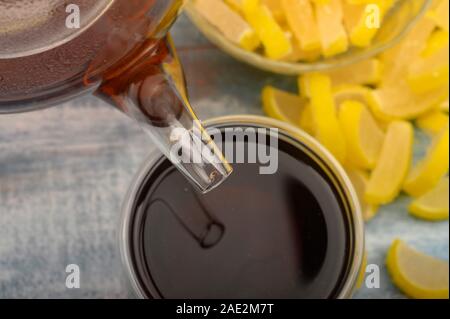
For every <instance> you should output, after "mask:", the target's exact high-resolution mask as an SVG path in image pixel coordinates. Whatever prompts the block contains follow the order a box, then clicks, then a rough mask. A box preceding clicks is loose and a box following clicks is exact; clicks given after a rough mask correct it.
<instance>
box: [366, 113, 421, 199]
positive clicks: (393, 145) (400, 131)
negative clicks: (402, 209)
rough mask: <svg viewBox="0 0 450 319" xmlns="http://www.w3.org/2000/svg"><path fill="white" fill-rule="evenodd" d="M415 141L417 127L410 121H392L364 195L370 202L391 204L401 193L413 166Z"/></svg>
mask: <svg viewBox="0 0 450 319" xmlns="http://www.w3.org/2000/svg"><path fill="white" fill-rule="evenodd" d="M413 141H414V130H413V127H412V125H411V124H410V123H408V122H404V121H394V122H392V123H391V124H389V127H388V131H387V133H386V137H385V139H384V142H383V146H382V148H381V153H380V157H379V159H378V162H377V165H376V167H375V169H374V170H373V172H372V175H371V176H370V180H369V184H368V185H367V189H366V194H365V196H364V198H365V199H366V201H367V202H368V203H370V204H374V205H381V204H388V203H390V202H392V201H393V200H394V199H395V198H396V197H397V196H398V194H399V193H400V190H401V188H402V184H403V182H404V180H405V177H406V175H407V174H408V171H409V168H410V166H411V160H412V150H413Z"/></svg>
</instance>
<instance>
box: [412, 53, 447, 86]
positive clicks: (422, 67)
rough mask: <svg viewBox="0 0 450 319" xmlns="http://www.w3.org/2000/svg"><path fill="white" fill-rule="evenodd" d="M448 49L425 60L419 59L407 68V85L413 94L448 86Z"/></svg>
mask: <svg viewBox="0 0 450 319" xmlns="http://www.w3.org/2000/svg"><path fill="white" fill-rule="evenodd" d="M448 59H449V47H448V46H445V47H444V48H442V49H440V50H439V51H437V52H436V53H434V54H432V55H431V56H428V57H426V58H423V57H420V58H418V59H417V60H415V61H414V62H413V63H412V64H411V66H410V67H409V74H408V83H409V85H410V87H411V89H412V90H413V92H414V93H417V94H421V93H426V92H429V91H432V90H435V89H438V88H440V87H442V86H445V87H447V86H448V77H449V63H448Z"/></svg>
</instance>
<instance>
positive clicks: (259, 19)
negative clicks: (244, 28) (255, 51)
mask: <svg viewBox="0 0 450 319" xmlns="http://www.w3.org/2000/svg"><path fill="white" fill-rule="evenodd" d="M242 5H243V10H244V14H245V17H246V19H247V21H248V22H249V23H250V25H251V26H252V27H253V28H254V29H255V31H256V33H257V34H258V36H259V38H260V39H261V41H262V43H263V45H264V48H265V52H266V55H267V57H269V58H271V59H276V60H277V59H282V58H284V57H286V56H288V55H289V54H290V53H291V52H292V45H291V41H290V39H289V37H288V36H287V35H286V33H285V32H284V31H283V29H282V28H281V27H280V25H279V24H278V23H277V21H276V20H275V18H274V17H273V15H272V13H271V12H270V10H269V9H268V8H267V7H266V6H265V5H262V4H261V2H260V0H243V3H242Z"/></svg>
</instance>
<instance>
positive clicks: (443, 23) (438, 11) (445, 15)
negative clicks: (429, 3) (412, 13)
mask: <svg viewBox="0 0 450 319" xmlns="http://www.w3.org/2000/svg"><path fill="white" fill-rule="evenodd" d="M448 11H449V1H448V0H440V1H439V3H438V4H437V5H436V6H435V7H434V8H432V10H430V11H429V12H428V13H427V16H428V17H429V18H430V19H432V20H433V21H434V22H435V23H436V24H437V26H439V27H440V28H441V29H444V30H445V31H447V32H448V31H449V12H448Z"/></svg>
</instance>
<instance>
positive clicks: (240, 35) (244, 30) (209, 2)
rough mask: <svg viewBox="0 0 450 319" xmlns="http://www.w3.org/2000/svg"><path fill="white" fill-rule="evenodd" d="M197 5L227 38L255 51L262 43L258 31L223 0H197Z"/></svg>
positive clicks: (201, 12)
mask: <svg viewBox="0 0 450 319" xmlns="http://www.w3.org/2000/svg"><path fill="white" fill-rule="evenodd" d="M195 6H196V8H197V10H198V12H199V13H200V14H201V15H202V16H203V17H204V18H205V19H207V20H208V21H209V22H210V23H211V24H212V25H214V26H215V27H216V28H217V29H219V30H220V32H222V33H223V35H224V36H225V37H226V38H228V39H229V40H230V41H232V42H234V43H236V44H238V45H239V46H241V47H242V48H243V49H245V50H248V51H253V50H255V49H256V48H257V47H258V46H259V45H260V43H261V42H260V41H259V38H258V36H257V34H256V32H255V31H254V30H253V29H252V28H251V27H250V25H249V24H248V23H247V22H246V21H245V20H244V19H243V18H242V17H241V16H240V15H239V14H237V13H236V12H234V11H233V10H232V9H231V8H230V7H228V6H227V5H226V4H225V3H224V2H223V1H222V0H196V2H195Z"/></svg>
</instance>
